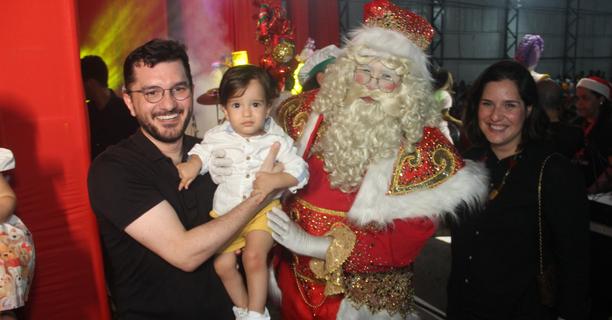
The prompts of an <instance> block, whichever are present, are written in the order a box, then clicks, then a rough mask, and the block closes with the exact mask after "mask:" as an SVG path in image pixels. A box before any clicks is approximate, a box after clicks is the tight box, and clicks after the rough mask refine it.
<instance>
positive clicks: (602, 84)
mask: <svg viewBox="0 0 612 320" xmlns="http://www.w3.org/2000/svg"><path fill="white" fill-rule="evenodd" d="M576 87H578V88H586V89H589V90H591V91H593V92H597V93H599V94H601V95H602V96H604V97H605V98H606V99H608V100H610V83H609V82H608V81H606V80H605V79H602V78H600V77H595V76H591V77H586V78H582V79H580V81H578V85H577V86H576Z"/></svg>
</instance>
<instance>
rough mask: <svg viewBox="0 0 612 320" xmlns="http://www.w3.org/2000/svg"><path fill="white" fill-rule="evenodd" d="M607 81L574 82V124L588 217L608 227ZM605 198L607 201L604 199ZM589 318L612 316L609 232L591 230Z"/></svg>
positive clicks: (610, 131) (610, 147) (611, 112)
mask: <svg viewBox="0 0 612 320" xmlns="http://www.w3.org/2000/svg"><path fill="white" fill-rule="evenodd" d="M610 94H611V90H610V83H609V82H608V81H606V80H604V79H602V78H599V77H596V76H590V77H586V78H582V79H580V81H578V84H577V85H576V98H577V100H576V113H577V115H578V117H579V118H578V119H577V124H578V125H580V126H581V127H582V128H583V130H584V135H585V140H586V141H585V146H584V148H583V149H582V150H580V151H579V152H578V153H577V154H576V157H575V160H576V161H577V162H578V164H579V165H580V167H581V168H582V171H583V173H584V176H585V179H586V186H587V191H588V193H589V194H590V195H591V196H590V198H591V200H592V201H591V202H590V216H591V221H592V223H593V224H594V225H598V226H601V227H602V228H603V229H604V230H606V228H607V230H610V228H611V227H612V223H611V222H610V221H611V220H610V218H609V217H610V216H612V203H610V200H609V199H610V191H612V166H611V164H612V104H611V103H610ZM606 199H608V200H606ZM591 246H592V254H591V301H592V306H591V318H590V319H594V320H595V319H596V320H607V319H609V317H610V316H612V295H611V294H610V288H612V274H611V273H610V270H612V255H610V252H611V250H612V234H611V233H610V232H609V231H608V232H605V231H603V232H602V231H597V230H594V232H591Z"/></svg>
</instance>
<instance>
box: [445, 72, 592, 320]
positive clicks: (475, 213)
mask: <svg viewBox="0 0 612 320" xmlns="http://www.w3.org/2000/svg"><path fill="white" fill-rule="evenodd" d="M466 108H467V109H466V112H465V115H464V119H463V124H464V128H465V133H466V134H467V136H468V138H469V139H470V141H471V142H472V146H473V147H472V149H470V150H468V151H467V152H466V154H465V157H466V158H467V159H472V160H475V161H479V162H482V163H484V164H485V165H486V167H487V168H488V170H489V174H490V179H491V180H490V187H489V197H488V202H487V203H486V205H485V206H484V207H483V208H478V209H476V210H474V209H471V210H470V209H466V210H463V211H462V212H460V214H459V216H458V218H457V219H456V220H455V221H453V223H451V225H450V229H451V237H452V238H451V239H452V241H451V256H452V264H451V272H450V276H449V281H448V291H447V294H448V310H447V319H450V320H453V319H457V320H459V319H460V320H465V319H490V320H494V319H495V320H505V319H525V320H526V319H530V320H536V319H554V318H555V317H556V316H557V315H558V316H559V317H561V318H563V319H566V320H569V319H584V318H585V315H586V314H587V287H588V270H589V268H588V261H589V250H588V241H589V220H588V214H587V210H588V206H587V198H586V190H585V188H584V184H583V182H582V177H581V175H580V172H579V171H578V170H577V169H576V168H575V167H573V166H572V165H571V163H570V161H569V160H568V159H567V158H565V157H563V156H562V155H560V154H556V153H554V152H553V151H552V150H550V149H549V148H547V147H546V145H544V144H542V143H540V142H539V140H540V137H541V136H542V134H543V133H544V125H545V118H543V117H545V115H544V114H543V112H542V110H541V108H540V105H539V103H538V91H537V88H536V84H535V81H534V80H533V77H532V76H531V74H530V73H529V71H528V70H527V69H526V68H525V67H523V66H522V65H520V64H519V63H518V62H516V61H512V60H508V61H501V62H497V63H495V64H493V65H491V66H489V67H488V68H487V69H486V70H484V72H483V73H481V74H480V76H479V77H478V79H477V80H476V81H475V83H474V85H473V87H472V90H471V91H470V93H469V95H468V99H467V105H466ZM540 177H541V180H540ZM540 218H541V220H540ZM540 221H541V224H540ZM540 226H541V230H540ZM540 235H541V237H540ZM540 241H542V242H541V243H540ZM540 259H541V260H540ZM540 261H542V265H541V266H540ZM550 264H554V265H555V266H556V270H557V273H556V274H554V275H553V276H554V279H553V280H554V283H555V284H556V287H557V291H556V294H557V297H556V299H557V300H556V305H555V307H554V308H552V309H550V308H548V307H545V306H544V305H543V304H542V303H541V301H540V295H539V291H538V286H537V284H538V281H537V277H538V274H539V271H540V269H542V270H544V268H546V267H547V266H549V265H550Z"/></svg>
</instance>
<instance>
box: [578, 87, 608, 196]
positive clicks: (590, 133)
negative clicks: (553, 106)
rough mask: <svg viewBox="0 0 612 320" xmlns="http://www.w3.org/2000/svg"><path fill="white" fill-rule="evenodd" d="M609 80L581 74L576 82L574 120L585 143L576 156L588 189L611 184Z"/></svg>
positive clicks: (597, 189) (605, 188)
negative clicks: (585, 76)
mask: <svg viewBox="0 0 612 320" xmlns="http://www.w3.org/2000/svg"><path fill="white" fill-rule="evenodd" d="M610 92H611V90H610V83H609V82H608V81H606V80H604V79H601V78H599V77H595V76H592V77H588V78H582V79H580V81H578V84H577V85H576V97H577V101H576V112H577V114H578V116H579V117H580V119H579V120H578V124H579V125H581V126H582V128H583V130H584V136H585V139H586V144H585V147H584V149H583V150H581V151H580V152H579V153H578V154H577V156H576V158H577V160H578V162H579V164H580V165H581V166H582V167H583V172H584V175H585V178H586V183H587V190H588V192H589V193H601V192H607V191H610V190H611V188H612V105H611V104H610Z"/></svg>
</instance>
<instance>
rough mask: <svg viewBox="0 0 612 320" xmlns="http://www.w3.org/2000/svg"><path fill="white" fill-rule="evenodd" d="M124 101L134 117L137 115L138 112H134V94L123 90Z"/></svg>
mask: <svg viewBox="0 0 612 320" xmlns="http://www.w3.org/2000/svg"><path fill="white" fill-rule="evenodd" d="M123 102H125V105H126V106H127V108H128V110H130V114H131V115H132V117H136V112H134V103H133V102H132V96H130V94H129V93H127V92H125V90H123Z"/></svg>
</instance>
